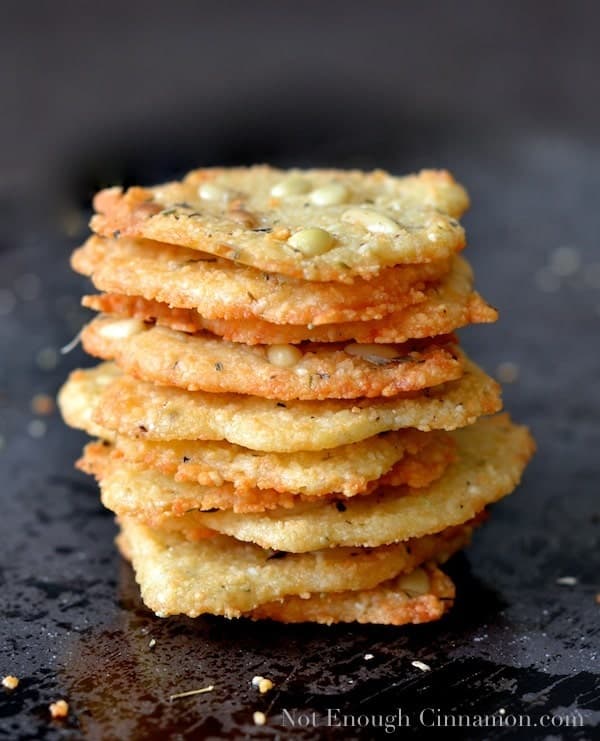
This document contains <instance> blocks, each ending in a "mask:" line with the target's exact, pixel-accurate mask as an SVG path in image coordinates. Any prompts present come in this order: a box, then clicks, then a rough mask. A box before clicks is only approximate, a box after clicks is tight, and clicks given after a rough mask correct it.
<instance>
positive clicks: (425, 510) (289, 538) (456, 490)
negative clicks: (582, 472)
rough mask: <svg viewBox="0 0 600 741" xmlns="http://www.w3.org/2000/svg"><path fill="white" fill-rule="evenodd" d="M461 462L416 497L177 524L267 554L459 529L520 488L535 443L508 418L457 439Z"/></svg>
mask: <svg viewBox="0 0 600 741" xmlns="http://www.w3.org/2000/svg"><path fill="white" fill-rule="evenodd" d="M452 434H453V435H454V436H455V437H456V438H457V441H458V458H457V460H456V462H455V463H453V464H451V465H450V466H449V467H448V469H447V471H446V473H445V474H444V476H442V478H441V479H439V480H438V481H435V482H434V483H433V484H431V485H430V486H428V487H425V488H424V489H418V490H416V493H415V494H414V496H406V494H407V493H408V492H407V490H406V489H405V488H403V487H400V488H394V487H390V488H385V487H384V488H381V489H378V490H377V491H376V492H375V493H374V494H371V495H369V496H362V497H355V498H353V499H350V500H348V501H347V502H346V503H345V509H344V511H343V512H340V511H339V510H338V509H337V508H336V506H335V503H326V504H320V503H315V504H301V505H298V506H296V507H294V508H293V509H291V510H285V511H283V510H279V511H278V510H272V511H269V512H264V513H260V514H258V513H255V514H244V515H236V514H234V513H232V512H225V511H221V512H213V513H206V512H202V513H200V512H191V513H189V514H188V515H185V516H184V517H180V518H177V520H174V521H173V522H172V525H173V527H176V528H182V529H185V528H186V527H187V524H186V520H187V523H189V525H190V526H195V525H197V524H198V525H201V526H203V527H207V528H210V529H213V530H216V531H218V532H221V533H226V534H227V535H231V536H233V537H235V538H237V539H238V540H245V541H251V542H253V543H258V544H259V545H261V546H262V547H263V548H277V549H280V550H286V551H292V552H294V553H296V552H297V553H301V552H305V551H313V550H317V549H319V548H327V547H335V546H349V545H354V546H359V545H360V546H370V547H375V546H379V545H383V544H385V543H393V542H395V541H399V540H405V539H407V538H413V537H420V536H422V535H426V534H428V533H433V532H439V531H440V530H442V529H444V528H446V527H450V526H453V525H458V524H460V523H462V522H465V521H466V520H469V519H471V518H472V517H474V516H475V515H476V514H477V513H478V512H480V511H481V510H482V509H483V508H484V507H485V506H486V505H488V504H490V503H492V502H494V501H496V500H498V499H500V498H502V497H503V496H505V495H507V494H509V493H510V492H511V491H512V490H513V489H514V488H515V486H516V485H517V484H518V483H519V480H520V478H521V474H522V472H523V469H524V468H525V465H526V464H527V461H528V460H529V458H530V457H531V455H532V454H533V451H534V448H535V445H534V442H533V439H532V438H531V435H530V434H529V431H528V430H527V428H526V427H519V426H517V425H513V424H512V423H511V422H510V418H509V417H508V415H506V414H501V415H498V416H496V417H492V418H486V419H481V420H479V421H478V422H477V423H476V424H474V425H471V426H470V427H466V428H464V429H462V430H457V431H456V432H454V433H452Z"/></svg>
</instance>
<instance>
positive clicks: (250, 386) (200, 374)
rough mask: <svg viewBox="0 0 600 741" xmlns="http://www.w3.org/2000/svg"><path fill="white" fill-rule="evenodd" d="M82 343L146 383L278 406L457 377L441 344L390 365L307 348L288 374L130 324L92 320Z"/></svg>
mask: <svg viewBox="0 0 600 741" xmlns="http://www.w3.org/2000/svg"><path fill="white" fill-rule="evenodd" d="M81 341H82V343H83V347H84V349H85V350H86V351H87V352H88V353H90V354H91V355H95V356H96V357H101V358H103V359H104V360H113V359H114V360H115V361H116V362H117V364H118V365H119V366H120V367H121V368H122V369H123V370H124V371H126V372H127V373H131V374H132V375H134V376H136V377H138V378H141V379H143V380H145V381H151V382H153V383H159V384H164V385H167V386H177V387H179V388H183V389H187V390H188V391H198V390H202V391H209V392H212V393H228V392H232V393H239V394H251V395H254V396H261V397H264V398H267V399H277V400H282V401H286V400H289V399H329V398H334V399H354V398H357V397H367V398H370V397H375V396H395V395H396V394H399V393H403V392H407V391H418V390H420V389H423V388H428V387H430V386H437V385H438V384H441V383H444V382H446V381H451V380H454V379H456V378H459V377H460V376H461V375H462V355H461V353H460V351H459V350H458V348H457V347H456V346H455V345H454V344H453V343H452V342H451V341H450V340H448V339H447V338H435V340H430V341H425V340H423V341H418V340H415V341H411V342H410V343H405V344H403V345H394V346H389V347H392V348H393V351H394V353H395V356H394V358H393V359H389V358H386V357H385V356H381V357H380V356H374V357H373V358H372V357H371V356H369V357H368V358H362V357H360V356H358V355H352V354H349V353H347V352H346V351H345V349H344V346H341V345H340V346H338V345H332V344H311V343H308V344H306V345H303V346H302V347H301V352H302V356H301V357H300V358H299V360H298V362H297V363H296V364H295V365H294V366H293V367H279V366H276V365H274V364H273V363H271V362H270V361H269V359H268V351H269V348H268V347H267V346H264V345H256V346H254V347H248V346H247V345H240V344H237V343H233V342H226V341H225V340H221V339H218V338H215V337H214V335H208V334H194V335H191V334H186V333H184V332H177V331H175V330H171V329H168V328H166V327H158V326H149V325H147V324H144V323H143V322H140V321H138V320H134V319H115V318H113V317H105V316H99V317H97V318H96V319H94V320H93V321H92V322H90V324H88V325H87V326H86V327H85V328H84V329H83V331H82V334H81Z"/></svg>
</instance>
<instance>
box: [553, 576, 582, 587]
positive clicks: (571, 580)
mask: <svg viewBox="0 0 600 741" xmlns="http://www.w3.org/2000/svg"><path fill="white" fill-rule="evenodd" d="M556 583H557V584H560V585H561V586H562V587H574V586H575V585H576V584H577V583H578V579H577V577H576V576H561V577H559V578H558V579H557V580H556Z"/></svg>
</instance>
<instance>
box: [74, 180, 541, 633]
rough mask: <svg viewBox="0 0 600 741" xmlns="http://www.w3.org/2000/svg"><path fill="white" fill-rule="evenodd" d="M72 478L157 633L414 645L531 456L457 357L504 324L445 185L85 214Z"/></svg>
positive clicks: (245, 190)
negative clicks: (206, 619) (215, 622)
mask: <svg viewBox="0 0 600 741" xmlns="http://www.w3.org/2000/svg"><path fill="white" fill-rule="evenodd" d="M94 205H95V209H96V214H95V216H94V217H93V219H92V222H91V225H92V229H93V231H94V232H95V234H94V235H93V236H92V237H90V238H89V239H88V241H87V242H86V243H85V244H84V245H83V246H82V247H80V248H79V249H78V250H76V251H75V253H74V254H73V257H72V265H73V267H74V269H75V270H76V271H78V272H80V273H82V274H84V275H86V276H89V277H90V278H91V280H92V282H93V284H94V286H95V287H96V289H97V290H98V291H101V293H99V294H97V295H91V296H86V297H85V298H84V304H85V306H88V307H90V308H91V309H94V310H96V311H98V312H100V313H99V315H98V316H97V317H96V318H94V319H93V320H92V321H91V322H90V324H88V325H87V326H86V327H85V328H84V330H83V333H82V342H83V346H84V348H85V349H86V351H87V352H89V353H90V354H91V355H94V356H96V357H98V358H101V359H102V360H103V361H104V362H102V363H101V364H100V365H97V366H96V367H95V368H92V369H89V370H77V371H75V372H74V373H72V374H71V377H70V378H69V380H68V382H67V383H66V384H65V386H64V387H63V389H62V391H61V393H60V404H61V408H62V412H63V415H64V418H65V420H66V421H67V423H68V424H70V425H72V426H74V427H78V428H81V429H84V430H86V431H87V432H88V433H89V434H91V435H93V436H94V437H96V438H98V440H97V441H95V442H92V443H90V444H89V445H87V447H86V448H85V451H84V454H83V457H82V458H81V460H80V461H79V463H78V465H79V467H80V468H81V469H83V470H84V471H87V472H89V473H91V474H93V475H94V476H95V477H96V478H97V480H98V482H99V485H100V489H101V492H102V501H103V503H104V504H105V506H106V507H108V508H109V509H111V510H112V511H113V512H115V513H116V515H117V520H118V523H119V526H120V529H121V532H120V535H119V537H118V545H119V548H120V550H121V552H122V553H123V554H124V556H125V557H126V558H128V559H130V560H131V562H132V564H133V568H134V570H135V573H136V578H137V581H138V582H139V584H140V587H141V591H142V596H143V599H144V601H145V603H146V604H147V605H148V606H149V607H150V608H151V609H152V610H154V612H156V614H158V615H160V616H166V615H172V614H178V613H183V614H186V615H189V616H197V615H200V614H203V613H212V614H214V615H224V616H226V617H239V616H247V617H250V618H254V619H257V618H270V619H273V620H279V621H282V622H301V621H316V622H322V623H336V622H351V621H358V622H361V623H389V624H395V625H400V624H404V623H418V622H424V621H428V620H434V619H436V618H439V617H441V616H442V615H443V614H444V612H446V611H447V610H448V609H449V607H450V606H451V605H452V602H453V599H454V593H455V592H454V585H453V584H452V582H451V580H450V579H449V578H448V577H447V576H446V575H445V574H444V573H443V571H442V570H441V568H440V566H441V565H442V564H443V563H444V562H445V561H446V560H447V559H448V558H449V557H450V556H451V555H452V554H453V553H454V552H456V551H457V550H458V549H460V548H462V547H463V546H465V545H466V544H467V543H468V542H469V539H470V537H471V534H472V532H473V530H474V528H475V527H476V526H477V525H478V524H480V523H481V522H482V521H483V520H484V519H485V509H486V506H487V505H489V504H490V503H492V502H494V501H496V500H498V499H500V498H501V497H503V496H505V495H506V494H509V493H510V492H511V491H512V490H513V489H514V488H515V486H516V485H517V484H518V482H519V479H520V477H521V474H522V471H523V469H524V467H525V465H526V463H527V461H528V459H529V458H530V456H531V454H532V452H533V449H534V444H533V441H532V439H531V437H530V435H529V433H528V431H527V430H526V429H525V428H523V427H519V426H516V425H514V424H512V423H511V421H510V419H509V418H508V416H507V415H504V414H502V415H497V416H486V415H490V414H493V413H494V412H498V411H499V410H500V408H501V401H500V394H499V388H498V385H497V384H496V383H495V382H494V381H493V380H492V379H491V378H489V377H488V376H487V375H486V374H485V373H484V372H483V371H482V370H480V369H479V368H478V367H477V366H476V365H475V364H474V363H472V362H471V361H470V360H469V359H468V358H467V357H466V355H465V354H464V353H463V352H462V351H461V349H460V348H459V346H458V340H457V338H456V336H455V335H454V334H453V333H454V331H455V330H457V329H458V328H460V327H462V326H465V325H467V324H471V323H481V322H493V321H495V320H496V318H497V313H496V310H495V309H493V308H492V307H490V306H489V305H488V304H487V303H486V302H485V301H484V300H483V299H482V298H481V297H480V296H479V295H478V294H477V293H476V292H475V291H474V290H473V275H472V272H471V269H470V267H469V265H468V263H467V262H465V260H464V259H463V258H462V257H460V256H459V253H460V252H461V250H462V249H463V247H464V246H465V235H464V230H463V228H462V227H461V225H460V223H459V221H458V219H459V218H460V216H461V215H462V214H463V212H464V211H465V210H466V208H467V206H468V197H467V195H466V193H465V191H464V189H463V188H462V187H461V186H460V185H458V184H457V183H456V182H455V181H454V179H453V178H452V176H451V175H449V174H448V173H447V172H437V171H423V172H421V173H419V174H417V175H410V176H408V177H401V178H396V177H392V176H391V175H389V174H387V173H385V172H381V171H376V172H371V173H363V172H358V171H348V172H344V171H337V170H307V171H300V170H291V171H282V170H277V169H273V168H270V167H266V166H260V167H252V168H236V169H207V170H198V171H194V172H191V173H190V174H189V175H187V177H185V179H184V180H183V181H181V182H175V183H168V184H166V185H161V186H157V187H154V188H139V187H134V188H130V189H129V190H127V191H126V192H123V191H122V190H121V189H119V188H112V189H109V190H104V191H102V192H100V193H99V194H98V195H97V196H96V198H95V204H94Z"/></svg>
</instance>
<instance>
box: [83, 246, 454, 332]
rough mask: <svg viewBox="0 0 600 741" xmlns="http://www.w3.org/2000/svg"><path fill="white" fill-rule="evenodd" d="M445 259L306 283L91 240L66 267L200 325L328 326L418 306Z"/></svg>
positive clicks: (171, 252) (171, 251)
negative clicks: (198, 319) (194, 315)
mask: <svg viewBox="0 0 600 741" xmlns="http://www.w3.org/2000/svg"><path fill="white" fill-rule="evenodd" d="M451 264H452V263H451V262H450V261H449V260H438V261H436V262H431V263H424V264H422V265H399V266H397V267H391V268H386V269H385V270H383V271H382V272H381V273H380V274H379V275H378V276H377V277H376V278H373V280H370V281H367V280H363V279H360V278H357V279H356V280H355V281H354V283H352V284H351V285H348V284H345V283H335V282H331V281H330V282H327V283H314V282H313V283H311V282H308V281H304V280H298V279H296V278H290V277H289V276H284V275H278V274H275V273H264V272H261V271H259V270H255V269H254V268H249V267H245V266H243V265H236V264H235V263H232V262H231V261H229V260H223V259H221V258H217V257H215V256H214V255H204V254H202V253H200V252H198V251H196V250H190V249H186V248H184V247H176V246H174V245H168V244H162V243H160V242H150V241H148V240H135V239H127V238H126V237H121V238H120V239H101V238H100V237H97V236H93V237H90V239H88V240H87V242H86V243H85V244H84V245H83V246H82V247H80V248H79V249H77V250H75V252H74V253H73V255H72V257H71V265H72V266H73V268H74V269H75V270H77V271H78V272H80V273H83V275H87V276H89V277H90V278H91V279H92V281H93V283H94V285H95V286H96V288H98V289H99V290H101V291H107V292H109V293H115V294H123V295H128V296H139V297H143V298H145V299H146V300H152V301H158V302H161V303H165V304H168V305H169V306H172V307H177V308H179V309H192V310H195V311H197V312H198V313H199V314H200V315H201V316H202V317H204V318H206V319H252V318H256V319H263V320H264V321H267V322H272V323H275V324H304V325H306V324H314V325H315V326H317V325H319V324H327V323H334V322H351V321H358V320H361V321H362V320H368V319H379V318H380V317H382V316H385V315H386V314H389V313H390V312H392V311H397V310H399V309H403V308H404V307H406V306H408V305H409V304H412V303H416V302H417V301H421V300H422V299H423V298H424V297H425V294H424V292H423V291H424V288H425V285H426V284H428V283H432V282H436V281H439V280H440V279H442V278H443V276H445V275H446V273H448V271H449V270H450V267H451Z"/></svg>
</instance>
